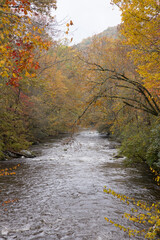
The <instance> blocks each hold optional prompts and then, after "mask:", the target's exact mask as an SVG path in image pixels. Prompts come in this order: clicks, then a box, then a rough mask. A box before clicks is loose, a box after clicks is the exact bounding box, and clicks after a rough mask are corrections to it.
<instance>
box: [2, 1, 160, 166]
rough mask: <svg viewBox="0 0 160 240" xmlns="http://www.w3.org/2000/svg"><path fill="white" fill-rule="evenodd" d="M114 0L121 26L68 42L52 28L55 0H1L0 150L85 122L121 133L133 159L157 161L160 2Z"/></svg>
mask: <svg viewBox="0 0 160 240" xmlns="http://www.w3.org/2000/svg"><path fill="white" fill-rule="evenodd" d="M113 2H115V4H117V5H118V6H119V7H120V9H121V10H122V21H123V22H122V24H121V26H118V27H112V28H108V29H107V30H106V31H104V32H102V33H101V34H98V35H95V36H93V37H91V38H89V39H86V40H84V41H82V43H80V44H78V45H76V46H73V47H69V46H67V45H65V44H64V45H63V44H61V43H60V42H58V41H54V40H53V39H54V36H52V38H51V37H50V36H49V35H48V32H49V26H50V24H51V22H52V30H53V22H54V21H55V18H53V17H51V16H50V14H49V11H50V8H51V7H52V8H56V2H55V1H50V2H43V1H42V2H36V1H33V2H30V1H22V0H20V1H6V0H4V1H3V4H2V5H1V9H0V10H1V11H0V14H1V20H0V26H1V35H0V49H1V60H0V80H1V84H0V93H1V94H0V105H1V106H0V108H1V112H0V119H1V125H0V136H1V141H0V149H1V150H0V154H1V158H4V156H5V153H6V152H7V151H11V152H14V151H15V152H17V151H20V150H22V149H25V148H28V147H29V146H30V145H31V144H32V143H34V142H37V141H39V140H40V139H42V138H44V137H46V136H53V135H55V134H58V133H60V132H68V131H72V129H73V126H76V125H77V124H82V125H83V126H90V125H91V126H95V127H96V128H98V129H99V130H100V131H107V132H108V133H109V134H110V135H114V136H116V137H117V138H118V139H119V140H120V141H121V143H122V146H121V152H122V154H124V155H125V156H126V157H127V158H128V159H129V161H141V162H145V163H147V164H148V165H149V166H152V167H155V168H159V166H160V141H159V140H160V125H159V124H160V123H159V121H160V119H159V113H160V102H159V80H160V77H159V69H160V67H159V39H160V38H159V31H158V27H159V14H158V12H159V6H158V5H157V3H156V2H155V1H151V3H148V2H146V3H145V4H142V3H140V2H139V1H138V3H137V4H138V9H139V10H138V11H137V8H136V4H135V5H134V3H133V4H131V5H130V4H129V5H128V4H127V3H126V2H125V1H124V2H123V1H113ZM146 6H147V10H146ZM153 9H154V11H153ZM131 10H132V14H130V11H131ZM42 11H43V14H42ZM44 16H46V17H44ZM133 21H134V22H135V25H136V28H135V27H134V26H133V25H132V22H133ZM54 24H55V25H56V21H55V22H54ZM72 25H73V22H72V21H70V22H69V23H67V24H66V29H67V33H68V31H69V29H70V27H71V26H72ZM53 32H54V31H53ZM119 36H121V37H119ZM77 86H78V88H77ZM75 123H76V124H75Z"/></svg>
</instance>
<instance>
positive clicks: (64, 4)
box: [55, 0, 121, 43]
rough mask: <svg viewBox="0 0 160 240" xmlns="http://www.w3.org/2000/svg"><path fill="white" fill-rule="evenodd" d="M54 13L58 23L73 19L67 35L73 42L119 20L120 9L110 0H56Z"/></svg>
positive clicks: (116, 23) (98, 31)
mask: <svg viewBox="0 0 160 240" xmlns="http://www.w3.org/2000/svg"><path fill="white" fill-rule="evenodd" d="M55 15H56V17H57V20H58V22H59V23H64V22H66V21H69V20H72V21H73V23H74V25H73V26H72V27H71V28H70V36H69V38H71V37H73V43H78V42H80V41H81V40H82V39H84V38H87V37H89V36H93V35H94V34H96V33H100V32H102V31H103V30H105V29H107V28H108V27H112V26H116V25H118V24H119V23H120V22H121V17H120V11H119V10H118V8H117V7H116V6H112V5H111V4H110V0H57V10H56V11H55ZM64 25H65V24H64ZM63 29H64V27H63ZM65 29H66V28H65Z"/></svg>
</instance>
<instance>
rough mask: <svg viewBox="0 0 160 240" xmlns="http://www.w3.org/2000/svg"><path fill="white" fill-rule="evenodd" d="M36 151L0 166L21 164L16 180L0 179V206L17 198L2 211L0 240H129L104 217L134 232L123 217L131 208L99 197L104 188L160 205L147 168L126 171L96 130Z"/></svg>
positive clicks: (102, 194)
mask: <svg viewBox="0 0 160 240" xmlns="http://www.w3.org/2000/svg"><path fill="white" fill-rule="evenodd" d="M113 146H114V147H113ZM34 150H35V151H38V152H41V155H40V156H37V157H36V158H34V159H26V158H23V159H16V160H14V161H13V160H12V161H8V162H4V163H0V168H2V167H9V166H13V165H16V164H17V163H20V164H21V167H20V168H19V169H18V170H17V174H16V175H15V176H7V177H0V189H1V192H0V199H1V203H2V202H3V201H5V200H7V199H15V198H18V199H19V200H18V202H14V203H12V204H8V205H6V206H2V207H1V208H0V222H1V225H0V240H1V239H7V240H12V239H19V240H31V239H35V240H36V239H37V240H40V239H44V240H52V239H53V240H54V239H55V240H58V239H60V240H120V239H129V237H128V235H127V234H125V233H124V232H122V231H120V230H118V229H117V228H115V227H114V226H112V225H111V224H109V223H107V222H106V221H105V220H104V217H105V216H107V217H108V218H111V219H112V220H113V221H116V222H119V223H120V224H122V225H125V226H126V225H127V226H128V224H130V227H132V228H134V227H135V224H134V223H128V222H127V220H126V219H124V218H122V217H121V215H122V214H123V213H124V212H125V211H127V208H131V207H132V206H131V205H130V206H129V207H126V205H124V204H123V203H122V202H118V201H117V200H116V199H114V198H112V196H110V195H109V196H108V195H106V194H105V193H103V187H104V185H106V186H108V187H109V188H111V189H113V190H114V191H116V192H119V193H120V194H125V195H129V196H132V197H135V198H137V199H139V198H140V199H143V200H149V201H151V202H152V201H156V200H158V197H159V195H158V194H159V192H158V188H157V187H156V185H155V184H154V182H153V180H152V176H151V174H149V173H148V172H147V169H144V167H143V168H141V167H136V168H131V167H130V168H125V167H124V166H123V161H122V159H114V158H113V154H116V148H115V143H114V142H110V141H109V140H108V139H107V138H104V137H101V136H100V135H99V134H98V133H97V132H96V131H83V132H80V133H79V134H75V135H74V136H73V137H65V138H62V139H57V140H53V141H50V142H49V143H43V144H41V145H39V146H35V147H34ZM134 239H142V238H138V237H137V238H134Z"/></svg>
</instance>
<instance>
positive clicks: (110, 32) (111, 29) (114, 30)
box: [76, 26, 119, 49]
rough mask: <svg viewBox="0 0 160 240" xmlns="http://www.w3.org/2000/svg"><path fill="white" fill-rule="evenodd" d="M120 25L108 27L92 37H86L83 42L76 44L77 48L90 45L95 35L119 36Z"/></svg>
mask: <svg viewBox="0 0 160 240" xmlns="http://www.w3.org/2000/svg"><path fill="white" fill-rule="evenodd" d="M118 35H119V33H118V26H115V27H108V28H107V29H106V30H104V31H103V32H101V33H99V34H95V35H93V36H92V37H88V38H85V39H84V40H82V42H80V43H79V44H77V45H76V47H77V48H80V49H82V48H86V47H87V46H88V45H90V44H91V42H92V40H93V38H95V37H99V38H101V37H105V36H106V37H109V38H118Z"/></svg>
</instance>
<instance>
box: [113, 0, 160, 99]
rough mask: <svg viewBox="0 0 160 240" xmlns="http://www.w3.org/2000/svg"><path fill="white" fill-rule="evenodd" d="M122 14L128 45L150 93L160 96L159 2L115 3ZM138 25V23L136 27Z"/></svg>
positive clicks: (143, 0) (124, 1)
mask: <svg viewBox="0 0 160 240" xmlns="http://www.w3.org/2000/svg"><path fill="white" fill-rule="evenodd" d="M112 3H114V4H116V5H117V6H118V7H119V8H120V10H121V11H122V25H121V33H122V35H123V36H124V37H125V39H124V44H125V45H129V46H132V50H131V51H130V54H129V55H130V57H131V58H132V59H134V63H135V65H136V66H137V72H138V73H139V74H140V75H141V76H142V77H143V83H144V85H145V87H146V88H147V89H148V90H151V91H154V92H155V93H156V94H157V98H158V97H159V95H160V64H159V62H160V57H159V56H160V47H159V46H160V31H159V28H160V14H159V13H160V5H159V1H157V0H132V1H129V0H112ZM133 23H134V24H133Z"/></svg>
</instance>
